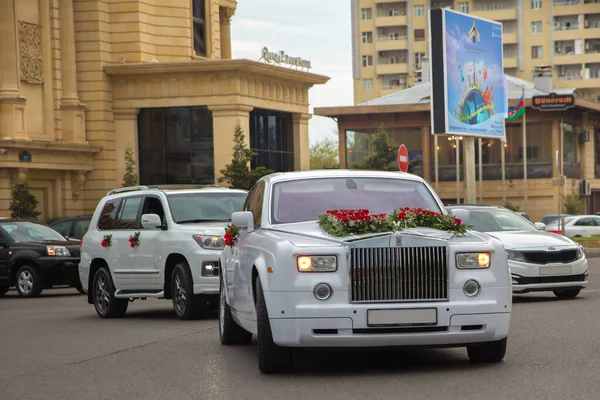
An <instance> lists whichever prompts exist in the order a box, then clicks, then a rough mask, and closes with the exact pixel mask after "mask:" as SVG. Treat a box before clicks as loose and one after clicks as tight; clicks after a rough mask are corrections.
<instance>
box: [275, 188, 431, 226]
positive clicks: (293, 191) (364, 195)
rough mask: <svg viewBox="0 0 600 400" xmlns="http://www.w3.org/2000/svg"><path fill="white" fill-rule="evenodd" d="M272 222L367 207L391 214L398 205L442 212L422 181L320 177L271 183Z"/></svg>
mask: <svg viewBox="0 0 600 400" xmlns="http://www.w3.org/2000/svg"><path fill="white" fill-rule="evenodd" d="M272 199H273V202H272V220H273V223H274V224H278V223H279V224H283V223H290V222H304V221H316V220H318V219H319V215H320V214H322V213H324V212H325V211H327V210H340V209H368V210H369V211H371V212H373V213H386V214H391V213H392V212H393V211H394V210H395V209H396V208H398V207H411V208H412V207H419V208H424V209H428V210H431V211H436V212H441V210H440V207H439V205H438V203H437V202H436V201H435V198H434V197H433V195H432V194H431V191H430V190H429V189H428V188H427V187H426V186H425V185H424V184H423V183H421V182H415V181H410V180H407V179H391V178H323V179H303V180H297V181H289V182H280V183H276V184H275V185H273V194H272Z"/></svg>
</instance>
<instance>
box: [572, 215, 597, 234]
mask: <svg viewBox="0 0 600 400" xmlns="http://www.w3.org/2000/svg"><path fill="white" fill-rule="evenodd" d="M594 225H595V223H594V219H593V218H592V217H583V218H579V219H578V220H577V221H575V222H574V223H573V225H571V226H569V227H568V232H567V231H566V230H565V233H566V235H565V236H568V237H576V236H581V237H587V236H591V235H592V231H593V227H594Z"/></svg>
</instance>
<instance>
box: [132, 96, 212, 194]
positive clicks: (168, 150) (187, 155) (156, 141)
mask: <svg viewBox="0 0 600 400" xmlns="http://www.w3.org/2000/svg"><path fill="white" fill-rule="evenodd" d="M138 148H139V168H140V170H139V175H140V184H141V185H157V184H214V183H215V182H214V175H215V170H214V144H213V123H212V113H211V112H210V110H209V109H208V108H207V107H175V108H146V109H142V110H140V113H139V115H138Z"/></svg>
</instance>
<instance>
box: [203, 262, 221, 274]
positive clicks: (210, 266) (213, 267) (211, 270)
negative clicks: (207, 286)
mask: <svg viewBox="0 0 600 400" xmlns="http://www.w3.org/2000/svg"><path fill="white" fill-rule="evenodd" d="M218 275H219V266H218V265H217V262H216V261H209V262H205V263H204V264H203V265H202V276H218Z"/></svg>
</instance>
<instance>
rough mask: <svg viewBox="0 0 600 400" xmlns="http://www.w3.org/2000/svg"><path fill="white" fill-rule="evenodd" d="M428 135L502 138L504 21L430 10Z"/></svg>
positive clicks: (503, 118) (506, 109)
mask: <svg viewBox="0 0 600 400" xmlns="http://www.w3.org/2000/svg"><path fill="white" fill-rule="evenodd" d="M429 24H430V32H432V34H431V35H430V43H429V46H430V53H429V54H431V71H430V73H431V80H432V85H431V87H432V92H431V102H432V126H433V129H432V133H434V134H435V133H446V134H449V135H459V136H476V137H483V138H494V139H502V140H505V135H506V133H505V123H504V120H505V118H506V116H507V112H508V101H507V91H506V81H505V78H504V67H503V54H502V24H501V23H498V22H495V21H488V20H484V19H480V18H477V17H473V16H471V15H467V14H463V13H459V12H456V11H452V10H447V9H434V10H430V16H429Z"/></svg>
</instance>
